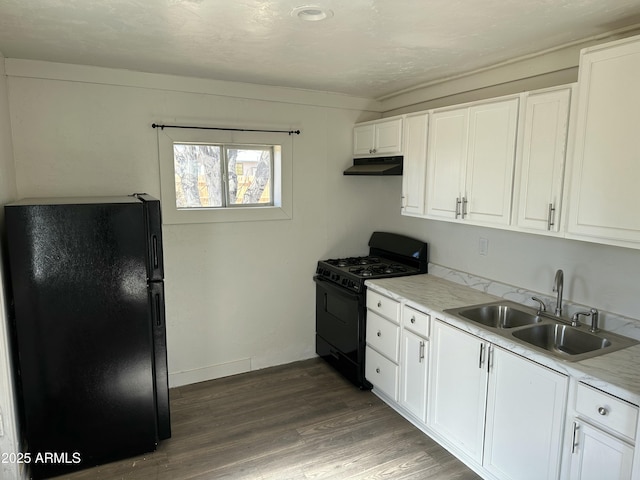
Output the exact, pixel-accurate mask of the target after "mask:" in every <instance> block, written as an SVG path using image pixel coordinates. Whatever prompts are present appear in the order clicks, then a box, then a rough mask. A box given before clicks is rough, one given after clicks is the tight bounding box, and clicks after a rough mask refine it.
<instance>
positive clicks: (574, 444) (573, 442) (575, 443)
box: [571, 422, 580, 453]
mask: <svg viewBox="0 0 640 480" xmlns="http://www.w3.org/2000/svg"><path fill="white" fill-rule="evenodd" d="M578 428H580V425H578V422H573V438H572V440H571V453H576V447H577V446H578Z"/></svg>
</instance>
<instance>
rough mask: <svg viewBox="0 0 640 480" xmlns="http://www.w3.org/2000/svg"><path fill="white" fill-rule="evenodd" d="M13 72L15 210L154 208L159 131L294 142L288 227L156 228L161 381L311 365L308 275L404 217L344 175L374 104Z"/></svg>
mask: <svg viewBox="0 0 640 480" xmlns="http://www.w3.org/2000/svg"><path fill="white" fill-rule="evenodd" d="M7 72H8V75H9V79H8V83H9V101H10V107H11V108H10V110H11V125H12V128H13V145H14V155H15V161H16V178H17V189H18V193H19V196H20V197H29V196H76V195H110V194H128V193H131V192H140V191H145V192H147V193H149V194H151V195H154V196H159V195H160V183H159V166H158V151H157V143H156V134H157V130H154V129H152V128H151V124H152V123H153V122H159V123H162V122H165V123H182V124H196V125H210V126H229V125H230V126H237V125H245V126H247V127H251V126H254V125H259V126H264V125H265V124H266V125H268V124H270V123H273V124H276V125H278V126H282V125H292V126H295V128H300V129H301V130H302V134H301V135H299V136H296V137H294V139H293V142H294V158H293V164H294V167H293V190H294V191H293V195H294V199H293V219H292V220H287V221H266V222H238V223H224V224H193V225H165V226H164V228H163V233H164V246H165V264H166V265H165V267H166V268H165V273H166V307H167V328H168V330H167V336H168V357H169V371H170V375H171V382H172V384H174V385H175V384H179V383H184V382H192V381H198V380H203V379H207V378H212V377H215V376H219V375H224V374H228V373H234V372H237V371H243V370H247V369H249V368H251V369H255V368H262V367H267V366H270V365H275V364H281V363H286V362H291V361H294V360H299V359H304V358H309V357H312V356H314V355H315V347H314V345H315V344H314V328H315V310H314V308H315V307H314V306H315V289H314V283H313V281H312V277H313V274H314V272H315V266H316V262H317V261H318V260H319V259H321V258H326V257H329V256H335V255H346V254H351V255H353V254H354V253H366V251H367V241H368V238H369V236H370V234H371V231H372V225H375V224H376V222H378V221H379V220H381V219H378V216H377V212H378V211H380V210H384V209H385V202H388V201H389V200H390V199H393V202H394V203H395V204H396V207H398V208H399V199H400V196H399V194H398V190H397V188H398V185H399V183H397V182H396V183H395V184H394V183H389V182H386V181H385V180H386V179H380V178H372V177H368V178H353V177H345V176H343V175H342V171H343V170H344V168H346V167H347V166H348V165H349V164H350V163H351V129H352V126H353V123H354V122H355V121H357V120H359V119H361V118H362V117H363V116H365V117H366V116H367V115H377V114H375V113H372V112H371V111H369V110H368V108H369V107H368V106H369V105H370V103H372V102H369V101H366V100H363V99H355V98H350V97H345V96H340V95H328V94H319V93H317V92H316V93H314V92H304V91H299V90H287V89H278V88H270V87H256V86H249V85H244V86H243V85H237V84H228V83H224V82H212V81H211V82H208V81H202V80H196V79H186V78H177V77H167V76H158V75H148V74H141V73H140V74H138V73H133V72H123V71H113V70H107V69H98V68H91V67H74V66H70V65H57V64H47V63H43V62H28V61H17V60H8V61H7ZM396 180H398V179H396ZM396 211H397V209H396Z"/></svg>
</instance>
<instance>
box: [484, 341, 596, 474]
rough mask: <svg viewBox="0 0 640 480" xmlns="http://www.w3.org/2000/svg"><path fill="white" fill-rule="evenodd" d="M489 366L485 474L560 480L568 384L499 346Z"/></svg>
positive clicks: (564, 377)
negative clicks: (555, 479) (556, 479)
mask: <svg viewBox="0 0 640 480" xmlns="http://www.w3.org/2000/svg"><path fill="white" fill-rule="evenodd" d="M489 363H490V366H489V370H490V372H489V391H488V396H487V419H486V430H485V447H484V458H483V466H484V468H486V469H487V470H488V471H489V472H491V473H492V474H493V475H495V476H496V477H497V478H505V479H514V480H515V479H531V480H539V479H552V478H558V474H559V472H560V460H561V451H562V425H563V423H564V418H565V409H566V401H567V386H568V378H567V377H566V376H565V375H562V374H560V373H557V372H555V371H553V370H550V369H548V368H546V367H543V366H542V365H538V364H537V363H534V362H531V361H529V360H527V359H525V358H522V357H520V356H518V355H515V354H513V353H510V352H508V351H506V350H503V349H502V348H499V347H495V346H492V347H491V355H490V360H489ZM601 478H602V479H604V478H605V477H601Z"/></svg>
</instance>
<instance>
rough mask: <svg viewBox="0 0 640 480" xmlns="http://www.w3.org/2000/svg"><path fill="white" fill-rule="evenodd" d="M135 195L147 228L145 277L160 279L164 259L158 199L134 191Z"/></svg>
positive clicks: (162, 274) (162, 276)
mask: <svg viewBox="0 0 640 480" xmlns="http://www.w3.org/2000/svg"><path fill="white" fill-rule="evenodd" d="M135 197H137V198H138V199H139V200H141V201H142V203H143V204H144V210H145V223H146V228H147V259H148V260H147V278H148V279H149V281H150V282H158V281H162V279H163V278H164V261H163V257H162V215H161V212H160V200H158V199H156V198H154V197H152V196H150V195H147V194H146V193H136V194H135Z"/></svg>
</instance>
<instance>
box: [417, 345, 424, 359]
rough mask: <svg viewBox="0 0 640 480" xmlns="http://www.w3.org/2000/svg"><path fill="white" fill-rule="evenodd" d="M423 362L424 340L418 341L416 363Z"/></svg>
mask: <svg viewBox="0 0 640 480" xmlns="http://www.w3.org/2000/svg"><path fill="white" fill-rule="evenodd" d="M422 360H424V340H420V351H419V352H418V363H422Z"/></svg>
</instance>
